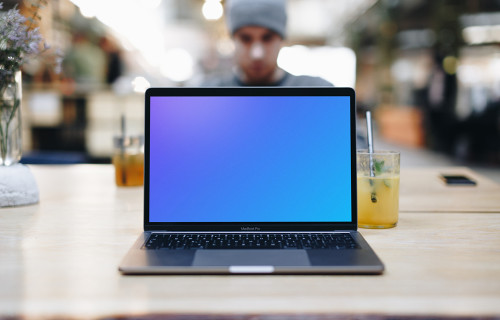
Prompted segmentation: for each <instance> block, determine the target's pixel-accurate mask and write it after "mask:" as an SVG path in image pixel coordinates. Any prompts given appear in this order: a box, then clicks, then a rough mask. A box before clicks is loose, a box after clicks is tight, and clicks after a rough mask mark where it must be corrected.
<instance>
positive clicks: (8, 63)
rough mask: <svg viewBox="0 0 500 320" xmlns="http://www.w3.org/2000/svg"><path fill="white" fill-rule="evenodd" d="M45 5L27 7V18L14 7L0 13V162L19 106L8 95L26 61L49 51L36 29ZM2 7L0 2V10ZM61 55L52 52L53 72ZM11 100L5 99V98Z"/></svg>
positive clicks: (42, 0)
mask: <svg viewBox="0 0 500 320" xmlns="http://www.w3.org/2000/svg"><path fill="white" fill-rule="evenodd" d="M46 4H47V0H38V1H36V2H34V3H32V4H31V13H30V17H29V18H26V17H25V16H23V15H22V14H21V13H20V12H19V9H18V8H17V5H16V6H15V7H14V8H13V9H10V10H8V11H6V12H1V11H0V116H1V117H0V147H1V148H0V152H1V154H0V155H1V156H2V158H4V157H5V154H6V152H7V142H8V135H9V125H10V123H11V121H12V119H13V118H14V116H15V114H16V111H17V109H18V108H19V105H20V101H19V99H20V98H17V97H19V94H18V92H9V91H12V90H13V88H14V90H18V89H16V88H17V86H16V85H14V84H15V80H16V79H15V77H16V73H17V72H18V71H20V70H21V67H22V65H23V64H24V63H25V62H26V61H27V60H28V59H30V58H34V57H37V56H39V55H40V54H41V53H42V52H44V51H47V50H48V49H49V45H48V44H47V43H45V42H44V41H43V39H42V36H41V34H40V30H39V28H38V27H37V21H39V20H40V19H41V17H40V15H39V10H40V9H41V8H42V7H43V6H44V5H46ZM2 9H3V3H2V2H0V10H2ZM61 61H62V55H61V54H60V53H58V52H56V57H55V62H56V66H55V67H56V72H57V71H58V69H60V67H59V66H57V65H58V64H59V65H60V62H61ZM6 96H8V97H13V99H10V98H8V99H6V98H5V97H6Z"/></svg>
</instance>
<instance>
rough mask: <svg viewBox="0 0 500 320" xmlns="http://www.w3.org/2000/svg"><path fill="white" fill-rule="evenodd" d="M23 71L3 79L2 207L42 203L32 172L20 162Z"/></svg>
mask: <svg viewBox="0 0 500 320" xmlns="http://www.w3.org/2000/svg"><path fill="white" fill-rule="evenodd" d="M21 85H22V83H21V72H20V71H18V72H16V73H15V75H14V76H13V77H4V78H2V79H0V208H2V207H14V206H22V205H28V204H34V203H37V202H38V199H39V193H38V187H37V184H36V181H35V177H34V176H33V174H32V173H31V170H30V169H29V168H28V167H27V166H25V165H22V164H20V163H18V162H19V161H20V160H21V154H22V144H21V141H22V136H21V134H22V127H21V97H22V92H21V91H22V89H21Z"/></svg>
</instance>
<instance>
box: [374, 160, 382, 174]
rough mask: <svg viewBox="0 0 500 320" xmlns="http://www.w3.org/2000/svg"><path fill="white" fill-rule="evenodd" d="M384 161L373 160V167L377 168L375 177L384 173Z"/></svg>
mask: <svg viewBox="0 0 500 320" xmlns="http://www.w3.org/2000/svg"><path fill="white" fill-rule="evenodd" d="M384 163H385V161H384V160H376V159H374V160H373V166H374V167H375V175H380V174H381V173H382V169H383V168H384Z"/></svg>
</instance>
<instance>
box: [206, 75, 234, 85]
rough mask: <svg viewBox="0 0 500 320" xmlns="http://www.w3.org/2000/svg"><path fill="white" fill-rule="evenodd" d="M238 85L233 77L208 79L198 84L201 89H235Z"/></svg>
mask: <svg viewBox="0 0 500 320" xmlns="http://www.w3.org/2000/svg"><path fill="white" fill-rule="evenodd" d="M237 85H238V83H237V82H236V80H235V79H234V76H232V75H223V76H211V77H207V78H204V79H203V80H202V81H201V82H199V83H198V84H197V86H199V87H233V86H237Z"/></svg>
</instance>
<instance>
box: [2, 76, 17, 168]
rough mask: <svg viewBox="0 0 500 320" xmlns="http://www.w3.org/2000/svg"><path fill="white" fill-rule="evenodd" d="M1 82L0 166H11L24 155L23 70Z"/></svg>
mask: <svg viewBox="0 0 500 320" xmlns="http://www.w3.org/2000/svg"><path fill="white" fill-rule="evenodd" d="M0 83H1V85H0V166H10V165H13V164H16V163H18V162H19V160H21V155H22V126H21V98H22V81H21V71H18V72H16V73H15V75H14V76H13V77H8V78H7V77H6V78H4V79H2V81H1V82H0Z"/></svg>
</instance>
